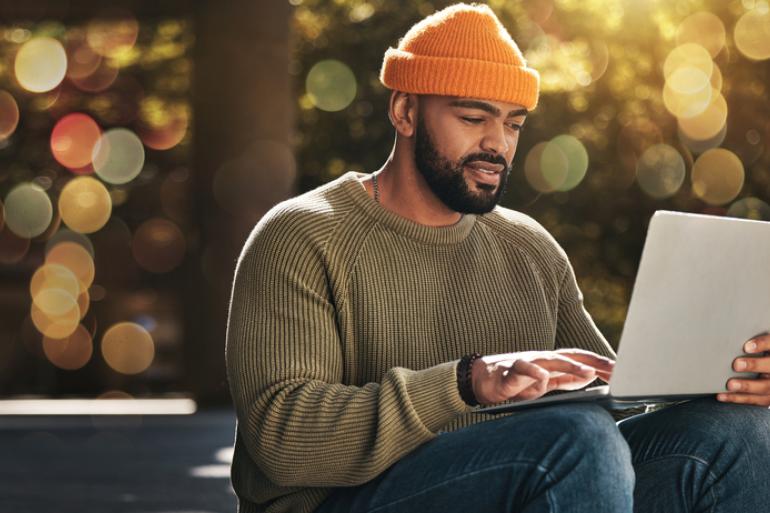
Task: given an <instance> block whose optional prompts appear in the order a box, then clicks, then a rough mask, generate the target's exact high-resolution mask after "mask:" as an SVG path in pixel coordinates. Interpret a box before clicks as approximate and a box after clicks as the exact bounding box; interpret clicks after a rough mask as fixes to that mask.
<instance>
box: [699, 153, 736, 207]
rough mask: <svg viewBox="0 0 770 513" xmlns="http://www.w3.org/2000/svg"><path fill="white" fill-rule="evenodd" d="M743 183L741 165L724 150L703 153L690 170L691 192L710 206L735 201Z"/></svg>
mask: <svg viewBox="0 0 770 513" xmlns="http://www.w3.org/2000/svg"><path fill="white" fill-rule="evenodd" d="M743 182H744V170H743V163H742V162H741V160H740V159H739V158H738V157H737V155H735V154H734V153H733V152H731V151H729V150H726V149H724V148H715V149H713V150H708V151H706V152H704V153H703V154H702V155H701V156H700V157H698V160H696V161H695V164H694V165H693V168H692V190H693V192H694V193H695V195H696V196H697V197H699V198H700V199H702V200H703V201H705V202H706V203H708V204H710V205H724V204H725V203H728V202H730V201H732V200H733V199H735V197H736V196H737V195H738V194H739V193H740V192H741V189H742V188H743Z"/></svg>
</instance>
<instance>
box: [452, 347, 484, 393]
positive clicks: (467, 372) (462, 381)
mask: <svg viewBox="0 0 770 513" xmlns="http://www.w3.org/2000/svg"><path fill="white" fill-rule="evenodd" d="M478 358H481V354H479V353H471V354H466V355H465V356H463V357H462V358H461V359H460V362H459V363H458V364H457V389H458V390H459V391H460V397H461V398H462V400H463V401H465V404H467V405H468V406H478V404H479V402H478V401H477V400H476V395H475V394H474V393H473V383H472V381H471V377H472V375H473V373H472V371H473V362H475V361H476V360H477V359H478Z"/></svg>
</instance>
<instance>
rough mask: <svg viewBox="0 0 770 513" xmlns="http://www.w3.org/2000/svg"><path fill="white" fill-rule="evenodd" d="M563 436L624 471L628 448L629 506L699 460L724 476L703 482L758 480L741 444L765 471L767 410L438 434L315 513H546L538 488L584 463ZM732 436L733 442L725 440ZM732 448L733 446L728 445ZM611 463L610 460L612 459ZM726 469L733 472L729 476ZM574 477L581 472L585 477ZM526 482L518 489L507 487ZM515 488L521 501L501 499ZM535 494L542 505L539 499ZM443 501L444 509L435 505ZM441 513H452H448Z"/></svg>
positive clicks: (583, 413)
mask: <svg viewBox="0 0 770 513" xmlns="http://www.w3.org/2000/svg"><path fill="white" fill-rule="evenodd" d="M565 432H570V433H571V436H572V437H576V439H578V438H579V439H584V440H585V439H587V440H588V441H587V445H589V446H590V445H592V444H593V445H596V446H598V447H599V448H602V449H606V448H607V446H608V444H609V445H611V446H613V447H612V449H611V450H610V451H609V452H610V453H616V455H615V458H616V460H617V466H618V467H623V466H624V461H623V458H624V454H623V450H624V449H623V447H620V444H618V442H617V440H618V439H620V440H623V438H625V440H626V441H627V446H626V444H622V442H621V444H622V445H624V446H626V448H629V447H630V453H631V454H630V455H629V459H630V460H631V461H633V464H634V469H635V470H636V474H637V486H636V488H637V490H636V493H635V496H636V498H637V502H638V501H639V500H646V499H647V498H648V497H647V496H648V495H649V494H650V493H654V494H658V496H659V495H660V492H661V491H663V490H665V488H666V486H665V485H666V484H667V483H668V484H669V485H671V482H672V480H673V479H674V477H672V472H679V473H680V474H681V470H682V468H684V467H683V466H684V465H688V464H690V465H695V467H703V464H701V463H698V462H699V461H703V462H706V463H707V465H706V466H708V465H711V464H716V465H717V467H718V466H719V465H721V466H722V467H724V468H714V469H711V468H700V469H699V471H701V472H704V474H703V476H704V477H705V478H706V481H708V479H712V480H713V479H714V478H715V476H713V475H712V476H710V477H709V476H708V473H709V472H711V473H712V474H713V473H714V472H716V473H719V474H720V475H721V474H724V473H725V472H727V471H730V472H731V475H732V476H738V475H740V476H742V478H752V477H755V478H756V477H758V476H753V475H752V473H755V472H756V469H755V468H754V467H755V465H753V464H752V462H751V461H749V460H748V459H747V456H746V451H743V452H741V451H740V444H747V443H751V444H753V445H752V447H755V448H756V449H757V451H758V453H759V455H760V456H761V458H760V459H762V458H764V460H763V461H768V462H770V411H768V410H767V409H764V408H756V407H751V406H742V405H732V404H724V403H718V402H716V401H715V400H713V399H701V400H696V401H691V402H688V403H684V404H678V405H674V406H670V407H668V408H665V409H662V410H658V411H655V412H651V413H646V414H641V415H636V416H634V417H631V418H629V419H625V420H624V421H622V422H620V423H619V424H618V426H617V427H616V426H615V424H614V422H613V421H612V419H611V417H610V416H609V414H607V412H605V411H604V410H602V409H601V408H598V407H596V406H593V405H563V406H559V407H548V408H541V409H537V410H530V411H528V412H522V413H518V414H515V415H510V416H507V417H503V418H499V419H494V420H490V421H487V422H483V423H479V424H475V425H472V426H469V427H466V428H463V429H460V430H457V431H454V432H450V433H444V434H442V435H440V436H438V437H436V438H435V439H434V440H432V441H430V442H428V443H426V444H424V445H423V446H421V447H419V448H418V449H416V450H415V451H413V452H412V453H410V454H409V455H407V456H406V457H404V458H403V459H402V460H400V461H399V462H397V463H395V464H394V465H393V466H392V467H390V468H389V469H388V470H387V471H385V472H384V473H383V474H381V475H380V476H378V477H377V478H376V479H374V480H372V481H370V482H369V483H365V484H363V485H360V486H358V487H354V488H342V489H339V490H336V491H335V492H334V493H333V494H332V495H331V496H330V498H329V499H328V500H327V501H326V502H325V503H324V504H323V505H322V506H321V508H320V509H319V510H318V511H319V512H322V513H331V512H342V511H346V512H347V511H350V512H359V511H360V512H372V513H374V512H375V511H409V510H410V509H412V508H414V509H415V510H418V509H420V508H423V507H424V505H425V504H430V505H432V506H433V507H431V508H430V509H431V510H439V509H443V510H446V511H451V509H452V507H456V508H455V509H456V510H457V511H464V510H465V509H467V508H465V507H464V506H465V505H466V504H465V503H466V502H467V505H474V506H475V507H474V510H476V511H479V510H480V509H479V508H478V506H479V505H480V504H479V502H480V501H481V502H484V500H486V501H487V502H488V503H490V507H494V504H495V503H496V501H500V500H504V501H507V504H511V502H517V501H520V500H521V501H524V502H526V501H528V500H530V499H532V500H540V499H542V502H543V510H544V511H548V510H549V509H548V508H549V506H548V505H547V503H548V501H549V500H551V498H550V497H548V496H547V494H543V493H542V489H543V488H547V486H548V484H549V483H552V482H554V480H560V479H564V478H565V476H566V474H565V472H567V471H568V469H575V468H576V467H577V466H578V465H579V461H578V459H580V458H584V457H585V455H584V454H581V453H580V451H575V450H571V449H572V448H571V445H573V444H574V439H572V438H570V437H568V436H567V437H565V435H563V433H565ZM763 433H764V435H763ZM620 435H622V437H621V436H620ZM736 436H737V437H739V438H740V440H741V441H739V442H736V441H735V440H733V439H734V438H735V437H736ZM731 440H732V443H727V442H730V441H731ZM719 451H722V456H723V457H722V458H721V462H716V461H710V460H711V459H713V456H714V454H716V453H719ZM725 451H727V452H728V453H731V454H732V456H731V457H732V460H731V459H730V457H728V458H725V457H724V455H725ZM609 457H610V461H611V462H612V461H614V460H612V455H609ZM572 460H574V461H572ZM682 460H686V461H682ZM731 465H733V466H734V465H739V466H740V467H741V468H739V469H736V468H728V467H730V466H731ZM679 467H682V468H679ZM695 467H694V468H695ZM503 469H506V470H505V472H504V470H503ZM696 470H697V469H696ZM506 472H507V473H506ZM582 472H583V473H585V469H583V470H582ZM562 474H564V475H562ZM524 475H526V476H527V479H526V480H524V481H522V482H512V480H513V481H516V480H517V476H524ZM696 477H697V476H696ZM584 481H585V486H586V488H585V489H584V490H581V491H582V492H583V493H585V494H587V495H590V494H591V493H592V492H591V490H590V487H591V483H592V482H594V480H593V479H592V476H591V475H586V476H585V479H584ZM696 481H697V482H698V483H701V482H702V481H698V480H697V479H695V480H692V481H691V483H690V484H692V483H695V482H696ZM704 482H705V481H704ZM479 485H482V486H481V487H480V486H479ZM541 485H542V486H541ZM605 485H606V483H605ZM676 486H681V483H677V485H676ZM471 487H472V488H471ZM721 487H722V489H721V490H720V489H719V486H716V485H715V486H713V487H709V489H708V490H705V491H704V490H692V495H693V497H696V496H697V495H698V493H703V494H707V493H710V494H712V495H713V494H714V493H718V494H719V493H721V494H722V495H723V496H724V495H729V494H735V493H738V492H737V491H736V490H734V488H735V486H734V485H732V484H731V483H730V482H722V483H721ZM725 487H727V488H725ZM495 488H503V490H495ZM514 489H515V490H516V493H517V494H518V495H519V497H509V496H508V495H507V492H509V491H511V490H514ZM640 490H641V492H642V493H641V495H640ZM495 491H497V494H495ZM595 493H601V492H595ZM538 494H540V495H543V496H542V497H540V499H538ZM657 498H658V499H660V497H657ZM707 499H708V498H706V499H704V500H707ZM712 499H718V497H716V498H715V497H712ZM442 501H446V502H447V504H441V502H442ZM447 506H448V507H450V509H446V507H447ZM535 509H536V508H535Z"/></svg>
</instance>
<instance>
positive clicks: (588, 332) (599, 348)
mask: <svg viewBox="0 0 770 513" xmlns="http://www.w3.org/2000/svg"><path fill="white" fill-rule="evenodd" d="M564 259H565V269H564V274H563V276H562V279H561V285H560V287H559V303H558V308H559V310H558V314H557V320H556V347H557V348H566V347H577V348H580V349H586V350H588V351H593V352H594V353H597V354H600V355H603V356H607V357H609V358H612V359H613V360H614V359H615V358H616V355H615V351H614V350H613V349H612V346H610V344H609V343H608V342H607V340H606V339H605V338H604V335H602V332H601V331H599V328H597V327H596V324H594V321H593V319H592V318H591V316H590V315H589V313H588V312H587V311H586V309H585V306H584V305H583V293H582V292H581V291H580V287H578V284H577V280H576V279H575V271H574V270H573V268H572V264H571V263H570V261H569V259H567V256H566V254H564Z"/></svg>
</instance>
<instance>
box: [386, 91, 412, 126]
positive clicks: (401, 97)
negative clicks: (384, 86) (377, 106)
mask: <svg viewBox="0 0 770 513" xmlns="http://www.w3.org/2000/svg"><path fill="white" fill-rule="evenodd" d="M417 101H418V99H417V95H415V94H412V93H405V92H403V91H393V92H392V93H391V94H390V102H389V104H388V117H389V118H390V122H391V124H393V127H394V128H395V129H396V132H398V133H399V134H400V135H402V136H404V137H412V135H413V134H414V132H415V130H416V129H417Z"/></svg>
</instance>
